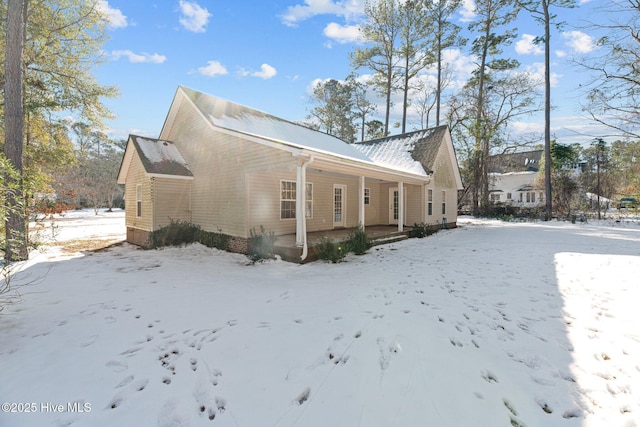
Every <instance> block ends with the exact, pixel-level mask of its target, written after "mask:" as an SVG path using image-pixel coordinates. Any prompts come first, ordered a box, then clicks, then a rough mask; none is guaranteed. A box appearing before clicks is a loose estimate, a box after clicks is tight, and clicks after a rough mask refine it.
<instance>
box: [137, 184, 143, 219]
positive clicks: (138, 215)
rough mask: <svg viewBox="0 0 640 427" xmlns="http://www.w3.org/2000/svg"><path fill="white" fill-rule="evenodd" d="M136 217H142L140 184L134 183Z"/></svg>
mask: <svg viewBox="0 0 640 427" xmlns="http://www.w3.org/2000/svg"><path fill="white" fill-rule="evenodd" d="M136 218H142V184H136Z"/></svg>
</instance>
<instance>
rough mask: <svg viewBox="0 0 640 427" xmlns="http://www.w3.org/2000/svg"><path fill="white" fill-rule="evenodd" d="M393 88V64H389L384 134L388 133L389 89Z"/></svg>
mask: <svg viewBox="0 0 640 427" xmlns="http://www.w3.org/2000/svg"><path fill="white" fill-rule="evenodd" d="M392 88H393V65H392V64H389V67H388V68H387V88H386V89H387V100H386V105H385V108H386V112H385V115H384V136H387V135H389V115H390V114H391V90H392Z"/></svg>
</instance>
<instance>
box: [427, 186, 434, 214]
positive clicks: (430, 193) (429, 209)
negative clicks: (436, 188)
mask: <svg viewBox="0 0 640 427" xmlns="http://www.w3.org/2000/svg"><path fill="white" fill-rule="evenodd" d="M427 215H433V190H432V189H431V188H429V189H428V190H427Z"/></svg>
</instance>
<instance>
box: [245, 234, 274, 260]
mask: <svg viewBox="0 0 640 427" xmlns="http://www.w3.org/2000/svg"><path fill="white" fill-rule="evenodd" d="M249 234H250V236H249V253H247V256H248V257H249V259H250V260H251V261H253V262H257V261H261V260H264V259H274V258H275V255H274V254H273V245H274V244H275V242H276V239H277V237H276V235H275V234H274V233H273V231H270V232H269V233H267V232H266V231H265V229H264V227H263V226H260V233H259V234H258V233H256V229H255V228H252V229H251V230H249Z"/></svg>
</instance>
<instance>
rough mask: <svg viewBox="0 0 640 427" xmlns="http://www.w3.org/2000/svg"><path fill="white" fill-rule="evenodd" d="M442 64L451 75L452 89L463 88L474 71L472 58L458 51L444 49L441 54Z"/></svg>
mask: <svg viewBox="0 0 640 427" xmlns="http://www.w3.org/2000/svg"><path fill="white" fill-rule="evenodd" d="M442 62H443V63H444V64H446V65H447V67H448V68H449V69H450V70H451V72H452V73H453V78H452V82H451V87H452V88H460V87H462V86H464V85H465V83H466V82H467V81H468V80H469V79H470V78H471V75H472V73H473V71H474V70H475V69H476V63H475V60H474V58H473V57H472V56H469V55H465V54H463V53H462V51H461V50H460V49H445V50H444V51H443V52H442ZM434 70H435V68H434Z"/></svg>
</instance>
